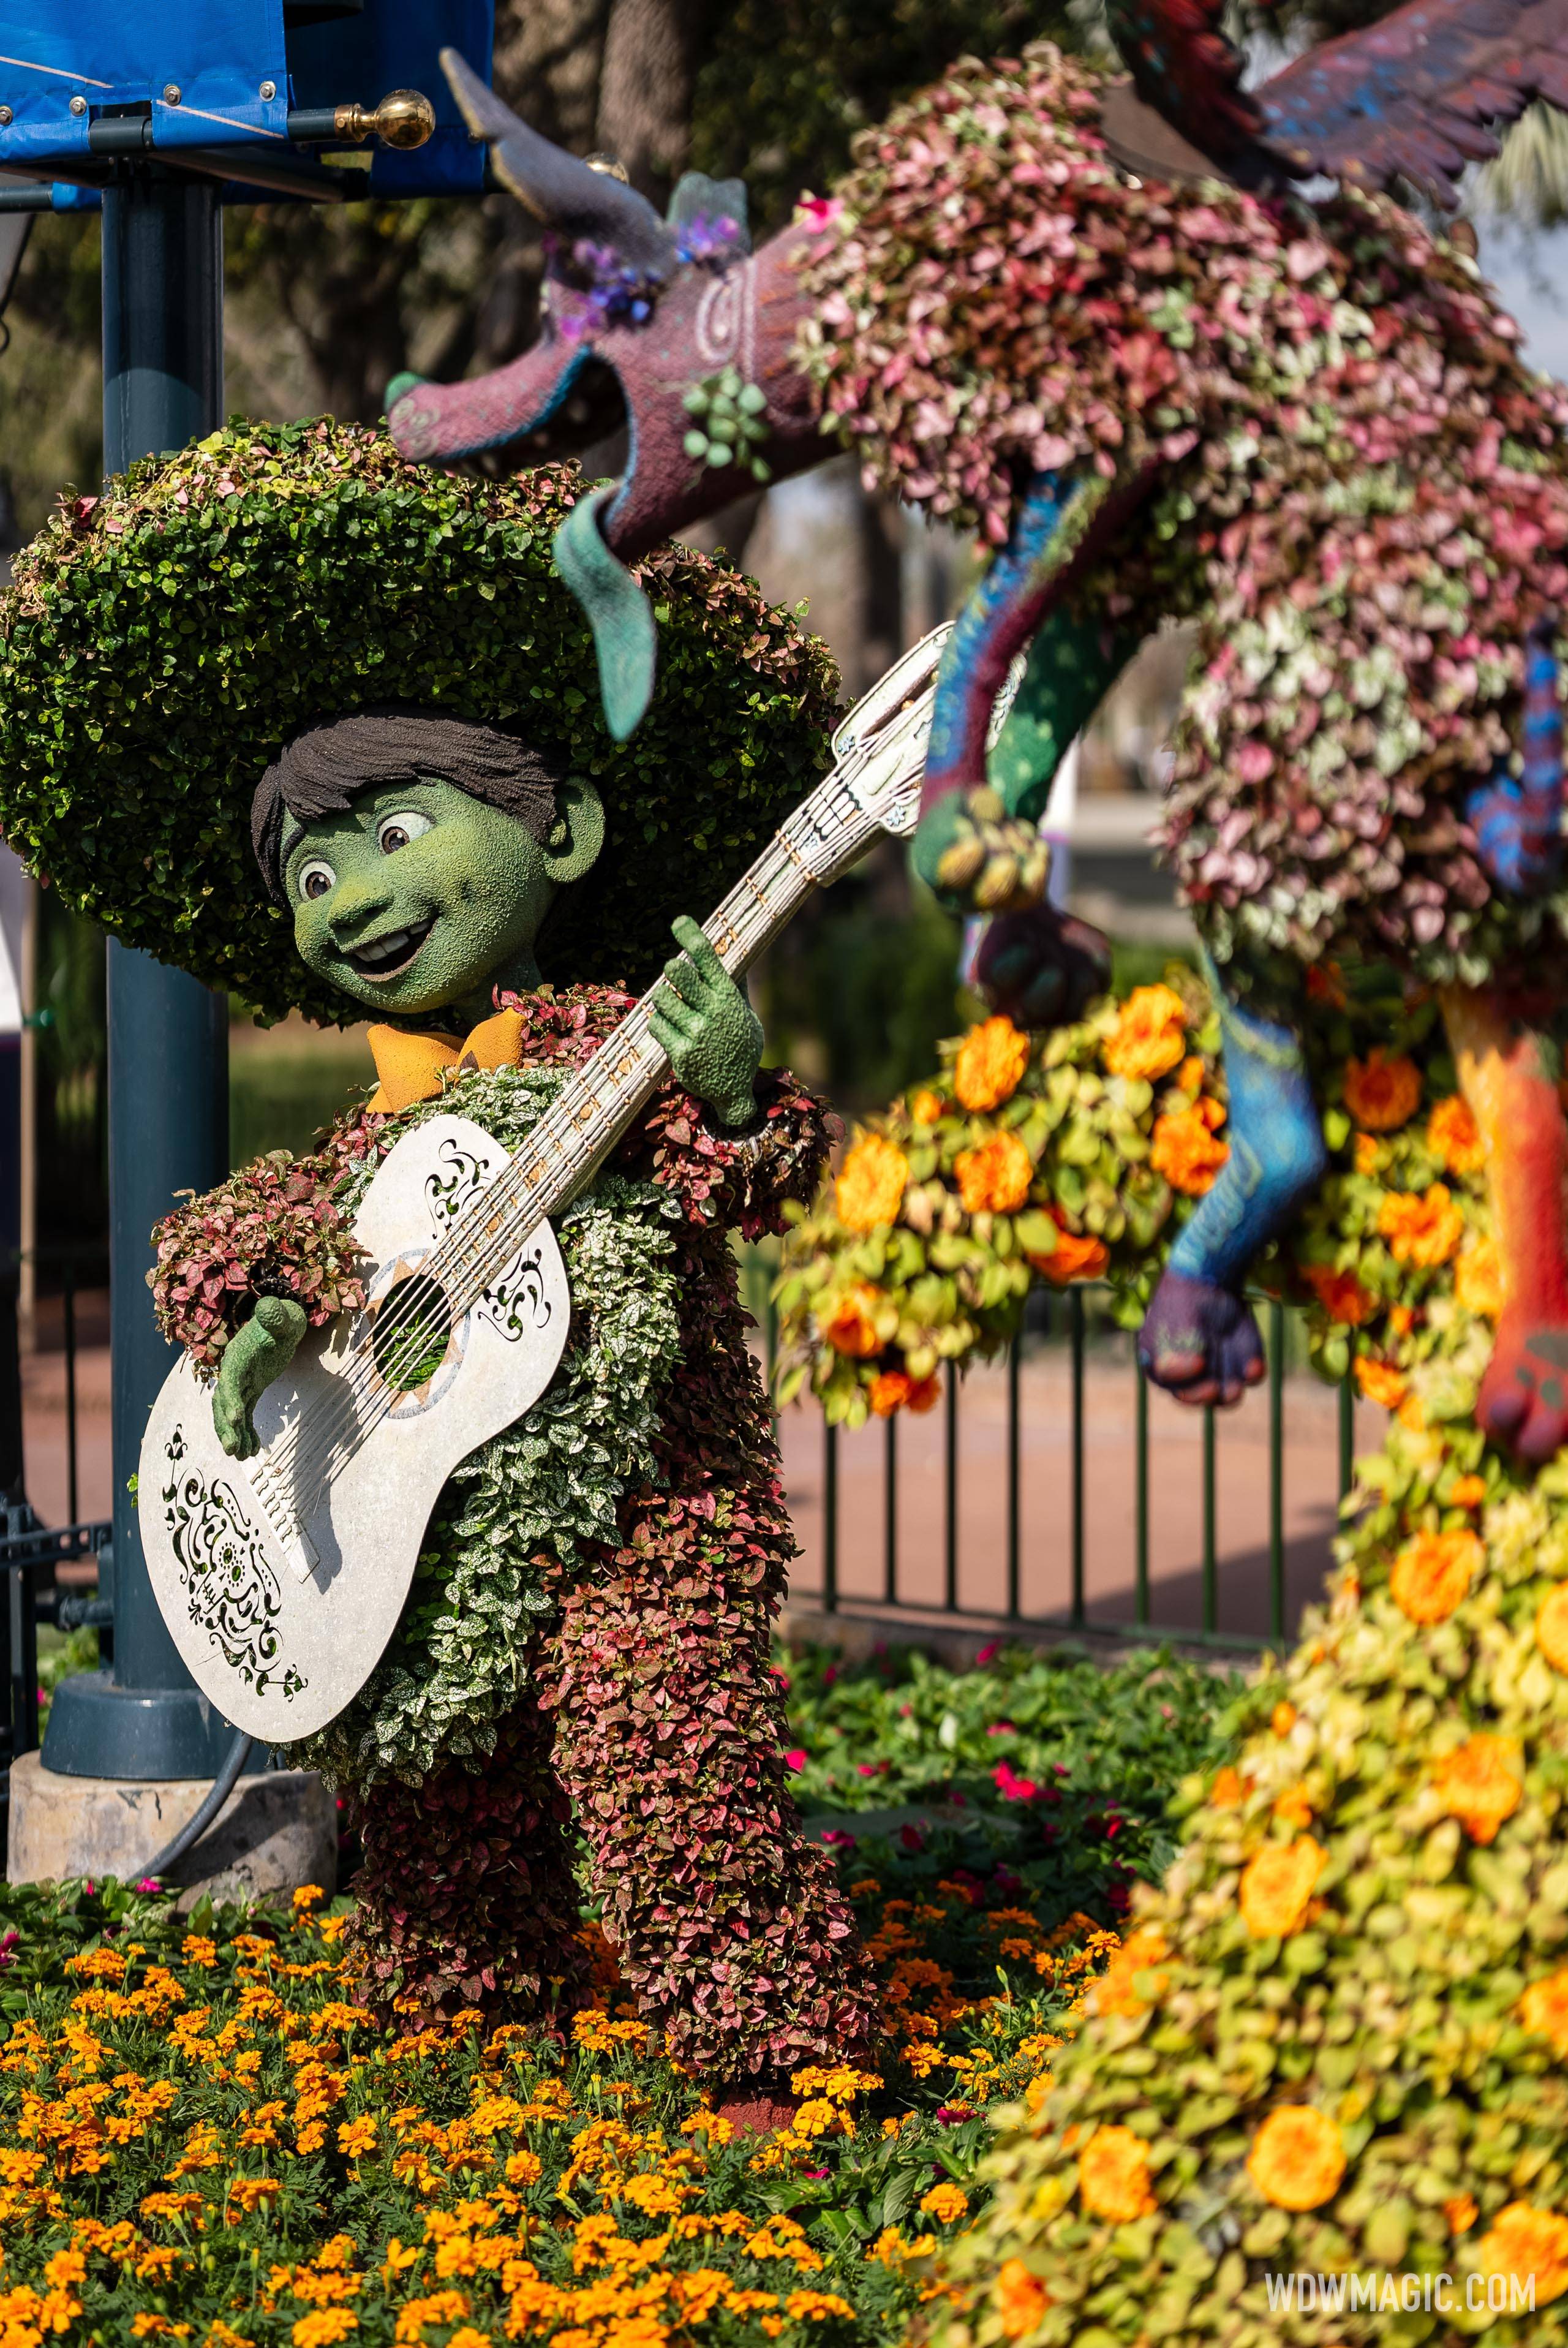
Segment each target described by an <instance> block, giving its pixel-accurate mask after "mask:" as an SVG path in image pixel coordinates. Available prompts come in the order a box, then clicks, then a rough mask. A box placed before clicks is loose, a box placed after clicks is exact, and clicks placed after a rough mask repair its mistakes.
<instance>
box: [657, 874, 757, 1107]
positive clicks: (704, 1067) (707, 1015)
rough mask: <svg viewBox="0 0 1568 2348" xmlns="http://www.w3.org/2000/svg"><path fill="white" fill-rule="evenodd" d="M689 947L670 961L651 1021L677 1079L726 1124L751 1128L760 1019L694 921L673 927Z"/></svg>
mask: <svg viewBox="0 0 1568 2348" xmlns="http://www.w3.org/2000/svg"><path fill="white" fill-rule="evenodd" d="M670 926H671V928H672V929H673V930H674V932H675V933H676V939H677V940H678V941H679V942H680V944H682V945H683V946H684V947H685V948H686V952H685V953H680V954H676V958H675V960H674V961H673V962H667V963H665V974H664V976H663V978H661V979H660V981H659V983H658V984H657V985H656V986H655V989H654V999H653V1006H652V1009H651V1011H650V1013H649V1017H648V1025H649V1027H650V1028H651V1029H652V1031H653V1035H654V1040H655V1043H656V1044H657V1045H659V1046H660V1048H661V1049H662V1050H663V1051H665V1052H667V1053H668V1055H669V1061H670V1066H671V1067H672V1068H673V1069H674V1070H675V1073H676V1080H677V1082H678V1083H680V1084H682V1085H684V1086H686V1090H687V1092H688V1093H695V1094H696V1097H697V1098H698V1100H700V1101H706V1102H707V1106H708V1107H709V1108H711V1109H712V1110H713V1111H714V1113H715V1115H716V1116H717V1118H718V1120H719V1123H720V1124H721V1125H731V1126H734V1125H749V1124H750V1122H751V1120H752V1118H753V1117H755V1115H756V1114H757V1098H756V1094H755V1091H754V1089H753V1087H754V1086H755V1084H756V1080H757V1071H758V1066H760V1064H761V1060H762V1022H761V1020H760V1019H758V1016H757V1014H756V1012H755V1011H753V1009H752V1008H751V1005H750V1004H749V1003H748V1001H747V999H746V997H745V995H744V994H742V993H741V991H740V989H739V987H738V986H737V984H736V983H735V981H734V979H732V978H731V977H730V975H729V973H728V972H727V970H726V969H725V967H724V964H723V963H721V962H720V961H719V958H718V956H717V954H716V953H715V952H714V950H713V948H712V946H710V945H709V943H708V942H707V938H706V937H704V935H703V933H702V932H701V930H699V929H698V927H697V925H696V922H692V921H688V920H687V919H686V916H685V915H684V914H683V915H682V916H681V918H680V919H679V920H678V921H676V922H672V923H671V924H670Z"/></svg>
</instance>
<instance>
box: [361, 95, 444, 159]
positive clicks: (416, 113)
mask: <svg viewBox="0 0 1568 2348" xmlns="http://www.w3.org/2000/svg"><path fill="white" fill-rule="evenodd" d="M435 127H436V109H435V108H434V107H433V106H432V105H431V103H430V101H429V99H428V98H426V97H425V96H424V94H423V92H422V91H420V90H417V89H395V90H393V91H392V93H391V95H390V96H389V97H387V98H383V99H382V101H381V103H380V105H379V106H378V107H377V109H376V118H375V130H376V136H377V139H380V141H381V143H382V145H383V146H384V147H422V146H423V145H424V144H425V141H426V139H428V137H429V136H430V133H431V132H432V130H434V129H435Z"/></svg>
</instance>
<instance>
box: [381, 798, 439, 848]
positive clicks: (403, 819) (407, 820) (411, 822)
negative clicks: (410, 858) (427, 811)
mask: <svg viewBox="0 0 1568 2348" xmlns="http://www.w3.org/2000/svg"><path fill="white" fill-rule="evenodd" d="M429 829H430V819H429V817H428V815H416V814H415V812H414V810H413V808H405V809H404V811H403V813H402V814H401V815H384V816H383V817H382V819H381V820H380V822H379V823H378V824H377V827H376V839H377V845H378V847H379V848H380V850H381V853H382V855H383V856H396V855H397V850H399V849H400V848H407V845H408V842H409V841H410V840H411V839H418V837H419V835H420V833H421V832H424V831H428V830H429Z"/></svg>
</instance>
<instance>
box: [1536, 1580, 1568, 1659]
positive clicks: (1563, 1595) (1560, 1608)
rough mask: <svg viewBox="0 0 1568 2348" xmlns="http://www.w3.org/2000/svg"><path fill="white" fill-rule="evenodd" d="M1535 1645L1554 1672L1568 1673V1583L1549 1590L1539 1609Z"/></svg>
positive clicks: (1561, 1583)
mask: <svg viewBox="0 0 1568 2348" xmlns="http://www.w3.org/2000/svg"><path fill="white" fill-rule="evenodd" d="M1535 1643H1536V1645H1537V1646H1538V1647H1539V1648H1540V1650H1541V1652H1542V1654H1543V1655H1544V1656H1545V1658H1546V1660H1547V1662H1548V1663H1550V1664H1551V1666H1552V1668H1553V1671H1554V1672H1568V1581H1560V1582H1559V1583H1558V1585H1557V1587H1556V1589H1555V1590H1549V1591H1547V1593H1546V1595H1545V1597H1544V1598H1543V1599H1542V1601H1541V1604H1540V1606H1539V1607H1538V1608H1537V1610H1536V1614H1535Z"/></svg>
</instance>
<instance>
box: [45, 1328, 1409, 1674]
mask: <svg viewBox="0 0 1568 2348" xmlns="http://www.w3.org/2000/svg"><path fill="white" fill-rule="evenodd" d="M92 1334H97V1333H96V1331H94V1332H93V1333H92ZM23 1385H24V1402H25V1408H26V1459H27V1488H28V1494H29V1497H30V1498H31V1499H32V1501H33V1503H34V1506H35V1507H36V1509H38V1510H39V1513H40V1514H41V1515H42V1516H43V1517H44V1519H46V1522H48V1523H50V1524H60V1523H64V1522H65V1521H66V1520H67V1478H66V1439H65V1427H66V1413H65V1357H64V1355H63V1354H61V1353H58V1352H47V1351H46V1352H40V1353H36V1354H30V1355H28V1356H26V1358H25V1360H24V1364H23ZM1020 1385H1021V1419H1020V1436H1021V1446H1020V1478H1019V1485H1020V1511H1019V1515H1020V1536H1021V1537H1020V1543H1019V1564H1020V1576H1019V1579H1020V1594H1021V1603H1022V1611H1023V1612H1025V1613H1026V1614H1033V1615H1039V1616H1059V1615H1063V1614H1065V1613H1066V1612H1067V1611H1068V1606H1069V1604H1070V1601H1071V1596H1072V1580H1071V1570H1072V1569H1071V1557H1072V1549H1071V1494H1072V1459H1071V1448H1070V1426H1071V1419H1070V1408H1069V1403H1070V1389H1069V1384H1068V1363H1067V1360H1066V1357H1065V1355H1064V1354H1062V1353H1061V1351H1060V1350H1059V1349H1047V1350H1046V1351H1044V1352H1042V1353H1040V1354H1036V1355H1035V1356H1034V1357H1033V1358H1032V1359H1030V1360H1029V1361H1028V1362H1026V1364H1025V1365H1024V1369H1023V1373H1022V1376H1021V1381H1020ZM1084 1392H1085V1412H1084V1464H1085V1477H1084V1481H1085V1523H1084V1569H1085V1570H1084V1594H1085V1601H1086V1608H1087V1611H1088V1614H1089V1615H1090V1617H1091V1618H1092V1619H1094V1620H1096V1621H1104V1622H1132V1620H1133V1619H1134V1597H1135V1557H1136V1548H1135V1499H1134V1439H1135V1422H1134V1397H1133V1381H1132V1372H1131V1369H1130V1366H1127V1365H1123V1364H1122V1363H1120V1362H1119V1361H1109V1360H1105V1359H1103V1358H1096V1357H1094V1356H1093V1355H1091V1357H1090V1360H1089V1362H1088V1366H1087V1369H1086V1375H1085V1380H1084ZM77 1411H78V1418H77V1429H78V1435H77V1494H78V1512H79V1514H80V1515H81V1516H83V1517H86V1518H95V1517H103V1516H107V1515H108V1512H109V1495H110V1472H109V1377H108V1348H107V1346H105V1345H102V1344H90V1345H87V1346H85V1347H84V1348H83V1350H82V1351H81V1353H80V1354H78V1355H77ZM1383 1424H1384V1417H1383V1413H1382V1412H1381V1411H1378V1410H1376V1409H1373V1408H1372V1407H1371V1406H1367V1405H1363V1406H1362V1407H1361V1410H1360V1413H1359V1415H1358V1422H1357V1439H1358V1444H1359V1446H1360V1447H1362V1448H1367V1447H1370V1446H1371V1445H1373V1444H1375V1443H1376V1442H1377V1439H1378V1437H1379V1435H1380V1432H1381V1427H1382V1425H1383ZM1218 1428H1219V1433H1218V1443H1217V1447H1216V1468H1217V1474H1216V1492H1217V1507H1216V1512H1215V1514H1216V1534H1217V1541H1216V1547H1217V1552H1218V1575H1217V1586H1218V1611H1217V1621H1218V1625H1219V1628H1220V1629H1221V1630H1222V1631H1228V1632H1243V1633H1252V1634H1253V1635H1262V1634H1266V1632H1267V1631H1268V1627H1269V1621H1268V1590H1269V1548H1268V1470H1269V1458H1268V1405H1267V1401H1266V1398H1265V1396H1264V1394H1263V1393H1262V1392H1259V1393H1257V1394H1254V1395H1250V1396H1249V1397H1248V1398H1247V1400H1246V1401H1245V1402H1244V1403H1243V1405H1242V1406H1241V1408H1240V1409H1239V1410H1238V1411H1235V1412H1233V1413H1228V1414H1222V1416H1221V1417H1220V1419H1219V1422H1218ZM780 1434H781V1437H782V1441H783V1449H784V1463H785V1479H786V1484H787V1488H788V1491H789V1502H790V1507H791V1509H792V1510H793V1512H794V1516H795V1523H796V1528H797V1530H798V1532H799V1538H800V1541H801V1546H802V1549H803V1551H804V1555H803V1556H802V1558H801V1560H800V1562H799V1566H798V1567H797V1569H796V1573H795V1577H794V1594H795V1596H796V1597H797V1598H798V1599H800V1600H803V1601H807V1602H808V1603H810V1599H811V1597H812V1594H813V1593H814V1592H816V1591H820V1588H821V1577H822V1505H821V1504H822V1481H823V1442H822V1421H821V1418H820V1415H819V1414H818V1412H817V1411H816V1409H815V1408H814V1407H811V1406H801V1405H797V1406H795V1407H794V1408H792V1409H790V1410H789V1411H787V1412H786V1413H785V1414H784V1417H783V1420H782V1422H781V1426H780ZM959 1434H960V1445H959V1475H958V1531H959V1539H958V1558H959V1572H958V1596H959V1600H960V1603H961V1604H963V1605H965V1606H966V1607H970V1608H973V1609H975V1610H976V1611H977V1612H985V1613H995V1612H1000V1611H1001V1610H1002V1608H1003V1607H1004V1605H1005V1602H1006V1375H1005V1374H1004V1373H1003V1371H1002V1370H1000V1369H981V1370H977V1371H975V1372H974V1373H972V1374H971V1375H970V1376H969V1377H967V1378H966V1379H965V1381H964V1383H963V1385H962V1388H961V1396H960V1406H959ZM1149 1437H1150V1444H1149V1491H1150V1618H1151V1620H1152V1621H1154V1622H1157V1623H1162V1624H1169V1625H1172V1626H1176V1627H1180V1628H1189V1629H1196V1628H1197V1627H1198V1626H1199V1625H1200V1624H1201V1622H1202V1420H1201V1417H1200V1416H1199V1415H1198V1414H1197V1413H1195V1412H1188V1411H1184V1410H1182V1409H1181V1408H1179V1407H1178V1406H1177V1405H1175V1404H1174V1403H1171V1402H1170V1401H1168V1400H1167V1399H1166V1398H1165V1397H1164V1396H1163V1395H1151V1396H1150V1406H1149ZM885 1446H886V1437H885V1430H884V1428H883V1427H882V1426H881V1425H876V1426H871V1427H867V1428H864V1429H862V1430H861V1431H860V1432H859V1433H857V1434H853V1435H844V1436H841V1438H840V1445H839V1589H840V1592H841V1597H842V1598H843V1599H844V1600H845V1601H851V1602H852V1601H854V1600H855V1599H857V1598H861V1599H873V1598H876V1597H879V1596H880V1595H881V1592H882V1576H883V1570H884V1529H885V1521H886V1519H885V1514H884V1490H885V1459H886V1447H885ZM897 1447H898V1455H899V1466H898V1590H899V1593H900V1596H901V1597H902V1598H903V1600H904V1601H906V1602H907V1603H909V1604H911V1605H912V1606H920V1607H934V1606H939V1605H940V1603H941V1599H942V1591H943V1580H944V1412H943V1410H942V1409H941V1408H940V1407H939V1408H938V1409H936V1410H935V1411H933V1412H932V1413H930V1414H929V1415H928V1416H926V1417H924V1418H911V1417H910V1416H908V1415H907V1414H906V1415H904V1416H902V1417H901V1418H900V1419H899V1421H898V1435H897ZM1337 1456H1338V1455H1337V1437H1336V1397H1335V1395H1333V1394H1332V1392H1330V1391H1329V1390H1328V1389H1327V1388H1326V1387H1325V1386H1322V1385H1319V1384H1318V1382H1317V1381H1316V1380H1315V1379H1314V1378H1312V1377H1309V1376H1303V1377H1293V1378H1290V1379H1288V1380H1287V1381H1286V1385H1285V1403H1284V1537H1285V1587H1286V1605H1287V1621H1292V1622H1294V1620H1295V1614H1296V1612H1297V1611H1298V1610H1299V1608H1300V1607H1301V1605H1302V1604H1303V1603H1305V1601H1307V1600H1308V1599H1310V1598H1312V1597H1314V1596H1315V1594H1316V1592H1317V1591H1318V1590H1319V1588H1320V1587H1321V1584H1322V1581H1323V1576H1324V1574H1325V1573H1326V1570H1327V1568H1328V1563H1329V1542H1330V1540H1331V1537H1332V1534H1333V1529H1334V1523H1335V1498H1336V1474H1337Z"/></svg>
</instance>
